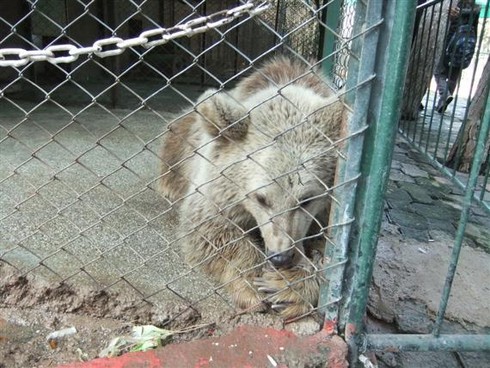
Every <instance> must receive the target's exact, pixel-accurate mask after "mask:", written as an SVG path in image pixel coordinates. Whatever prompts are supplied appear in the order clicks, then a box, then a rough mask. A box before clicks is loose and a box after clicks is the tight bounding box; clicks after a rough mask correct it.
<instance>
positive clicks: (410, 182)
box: [385, 141, 490, 252]
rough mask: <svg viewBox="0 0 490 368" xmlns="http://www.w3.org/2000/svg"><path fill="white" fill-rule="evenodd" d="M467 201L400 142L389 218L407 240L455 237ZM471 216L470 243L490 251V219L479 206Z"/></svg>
mask: <svg viewBox="0 0 490 368" xmlns="http://www.w3.org/2000/svg"><path fill="white" fill-rule="evenodd" d="M427 167H429V168H430V170H428V169H427ZM463 199H464V192H463V191H462V190H461V189H460V188H457V187H456V186H455V184H453V183H452V182H451V181H450V180H449V179H447V178H446V177H444V176H443V175H442V174H441V173H439V172H438V171H437V170H436V169H434V168H433V167H432V166H430V165H429V164H428V161H427V159H426V158H425V156H424V155H423V154H421V153H420V152H418V151H416V150H415V149H414V148H411V146H410V145H408V144H407V143H406V142H403V141H398V142H397V145H396V147H395V151H394V157H393V163H392V168H391V173H390V184H389V186H388V191H387V193H386V207H385V215H386V220H387V221H388V222H390V223H391V224H394V225H395V226H397V227H398V229H399V231H400V233H401V234H402V235H403V236H404V237H407V238H413V239H417V240H420V241H429V240H431V239H432V236H431V233H432V232H434V231H445V232H447V233H449V234H451V235H454V234H455V231H456V229H457V227H458V223H459V218H460V214H461V209H462V208H463ZM469 215H470V216H469V222H468V223H467V226H466V239H465V242H466V244H468V245H470V246H476V247H479V248H482V249H484V250H485V251H487V252H490V231H488V229H489V228H490V218H489V216H488V215H487V213H486V212H485V211H484V210H483V209H482V208H481V207H479V206H478V204H476V203H475V204H472V206H471V209H470V214H469Z"/></svg>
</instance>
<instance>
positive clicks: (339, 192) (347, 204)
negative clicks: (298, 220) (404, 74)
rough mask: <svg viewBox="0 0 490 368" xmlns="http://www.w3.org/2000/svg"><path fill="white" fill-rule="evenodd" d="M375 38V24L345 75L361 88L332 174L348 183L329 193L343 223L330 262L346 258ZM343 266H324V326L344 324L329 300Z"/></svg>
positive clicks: (375, 10) (375, 17) (376, 17)
mask: <svg viewBox="0 0 490 368" xmlns="http://www.w3.org/2000/svg"><path fill="white" fill-rule="evenodd" d="M359 6H362V7H364V5H363V4H361V3H359ZM382 6H383V2H382V0H377V1H372V3H371V6H370V7H369V9H368V11H367V13H365V11H362V13H363V14H366V17H365V22H361V24H363V25H361V24H359V27H364V28H370V27H372V26H373V25H375V24H379V23H380V22H381V20H382V19H381V9H382ZM364 24H365V25H364ZM378 38H379V27H378V28H374V29H373V30H372V31H371V32H369V33H367V34H366V35H365V37H364V39H363V42H362V45H363V46H362V51H361V60H360V63H356V64H357V65H358V67H359V70H358V73H354V74H350V73H349V76H351V75H354V76H355V78H356V81H352V82H353V83H355V85H360V86H361V87H359V88H357V89H356V92H355V104H354V113H353V115H352V117H351V118H350V119H349V122H348V124H347V128H346V132H345V134H346V136H353V137H352V138H351V139H349V140H347V141H346V142H345V145H344V147H343V150H344V152H346V156H347V157H349V160H347V161H346V162H345V163H344V164H341V165H339V167H338V170H337V175H336V181H337V182H338V183H349V184H348V185H342V186H340V187H339V188H338V189H336V190H335V191H334V194H333V196H334V197H335V198H336V199H337V200H338V202H339V203H341V205H340V206H339V205H334V206H333V207H332V214H331V217H330V223H332V224H346V225H344V226H335V227H333V229H332V239H333V245H331V246H327V247H326V248H325V256H326V258H327V259H329V262H330V263H331V264H335V263H339V262H342V261H344V260H345V259H346V257H347V244H348V238H349V234H350V228H351V226H350V223H351V221H352V219H353V216H354V214H353V212H354V203H355V195H353V193H355V188H356V184H357V181H355V180H352V179H353V178H355V177H356V176H358V174H359V172H360V164H361V153H362V145H363V140H364V136H363V135H362V134H358V135H354V134H353V133H355V132H358V131H360V130H362V129H363V128H364V127H366V113H365V111H367V110H368V105H369V100H370V96H371V83H362V82H363V81H365V80H368V79H369V78H371V77H372V76H373V75H374V66H375V63H374V62H375V59H374V58H373V57H372V50H375V49H376V45H377V43H378ZM349 84H351V83H349ZM344 269H345V266H344V263H341V265H340V266H338V267H332V268H328V269H327V270H326V272H325V278H326V280H328V283H326V284H325V285H324V287H322V289H321V290H320V301H319V306H320V307H321V306H324V305H325V306H327V307H325V308H324V309H322V308H320V310H321V311H322V312H325V327H326V328H328V329H332V330H335V327H336V326H337V322H340V326H339V327H340V328H341V329H342V328H343V324H344V323H345V321H341V320H339V316H338V314H339V313H338V312H339V310H338V309H339V308H338V303H332V301H335V300H339V299H340V298H341V296H342V281H343V278H344Z"/></svg>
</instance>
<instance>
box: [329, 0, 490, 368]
mask: <svg viewBox="0 0 490 368" xmlns="http://www.w3.org/2000/svg"><path fill="white" fill-rule="evenodd" d="M378 9H382V16H381V17H382V18H383V19H384V22H383V24H382V26H381V29H380V37H379V42H378V44H377V49H376V51H375V55H373V52H372V51H371V53H370V55H369V56H370V57H366V58H365V59H364V58H362V59H361V60H360V67H359V68H360V70H362V69H363V67H364V66H365V65H367V64H369V63H370V62H371V60H370V59H374V58H375V59H376V64H375V73H376V79H375V80H374V82H373V86H372V88H373V93H372V94H371V99H370V101H369V106H368V109H367V110H365V111H367V114H366V115H367V124H368V126H369V128H368V130H367V132H366V136H365V138H364V146H363V154H362V162H361V173H362V175H361V178H360V180H359V184H358V190H357V194H356V201H355V210H354V213H355V217H356V219H358V221H356V222H355V223H354V224H353V226H352V235H351V240H350V245H349V252H350V253H349V263H348V265H347V270H346V272H347V274H346V276H347V277H346V280H347V282H346V284H345V285H344V288H343V290H344V299H343V301H342V304H341V308H340V314H339V322H340V327H341V328H343V329H344V333H345V338H346V341H347V343H348V345H349V355H350V359H349V361H350V362H351V364H356V363H357V362H358V357H359V354H360V353H362V352H363V351H383V350H388V351H482V350H490V335H469V334H468V335H456V334H441V331H440V329H441V324H442V322H443V320H444V315H445V311H446V306H447V302H448V298H449V294H450V292H451V286H452V282H453V279H454V276H455V272H456V267H457V263H458V259H459V254H460V251H461V246H462V241H463V237H464V231H465V226H466V223H467V220H468V214H469V208H470V204H471V200H472V198H473V194H474V190H475V185H476V182H477V178H478V169H479V167H480V164H481V161H482V157H483V155H482V153H483V150H484V148H485V142H486V140H487V139H488V136H489V131H490V100H489V99H488V95H487V98H486V108H485V112H484V116H483V118H482V124H481V129H480V132H479V135H478V142H477V149H476V152H475V156H474V161H473V165H472V170H471V173H470V176H469V181H468V185H467V187H466V190H465V197H464V199H465V200H464V205H463V209H462V212H461V216H460V220H459V225H458V229H457V232H456V237H455V242H454V247H453V251H452V255H451V261H450V265H449V268H448V272H447V275H446V280H445V285H444V289H443V293H442V296H441V299H440V304H439V310H438V313H437V317H436V320H435V323H434V327H433V330H432V333H431V334H365V332H364V327H365V322H364V318H365V313H366V306H367V298H368V292H369V285H370V282H371V278H372V273H373V266H374V259H375V256H376V245H377V239H378V234H379V230H380V226H381V220H382V213H383V202H384V201H383V198H384V194H385V192H386V188H387V183H388V179H389V171H390V167H391V159H392V153H393V148H394V145H395V138H396V134H397V127H398V121H399V118H400V106H401V100H402V96H403V85H404V80H405V75H406V70H407V65H408V59H409V51H410V44H411V39H412V33H413V25H414V21H415V10H416V3H415V2H409V1H404V0H397V1H383V0H372V1H369V2H368V4H367V9H366V12H367V14H370V13H372V12H374V11H375V10H378ZM395 20H396V30H395V28H394V24H395ZM365 46H366V45H363V47H365ZM327 323H328V321H327Z"/></svg>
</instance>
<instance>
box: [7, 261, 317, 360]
mask: <svg viewBox="0 0 490 368" xmlns="http://www.w3.org/2000/svg"><path fill="white" fill-rule="evenodd" d="M7 269H8V266H6V265H5V264H1V263H0V275H3V277H2V278H1V280H2V286H1V288H0V368H11V367H19V368H27V367H38V368H44V367H56V366H58V365H60V364H63V363H69V362H76V361H85V360H89V359H94V358H96V357H98V356H99V353H100V352H101V351H102V349H104V348H105V347H106V346H107V345H108V343H109V342H110V341H111V340H112V339H113V338H116V337H120V336H124V335H128V334H129V333H130V330H131V328H132V327H133V326H135V325H141V324H153V325H155V326H163V327H164V328H166V329H170V330H172V331H174V332H177V333H176V334H175V335H174V336H173V338H172V341H173V342H179V341H188V340H193V339H198V338H203V337H209V336H221V335H223V334H226V333H228V332H230V331H231V330H233V329H234V328H236V327H237V326H239V325H246V324H249V325H257V326H262V327H272V328H276V329H282V328H284V327H285V326H284V324H283V322H282V321H281V320H280V319H279V318H278V317H276V316H273V315H270V314H254V315H251V314H242V315H239V314H235V313H233V312H231V311H228V312H224V313H223V311H216V313H215V314H214V315H207V316H206V320H203V319H202V318H201V316H200V315H199V314H198V313H197V312H195V311H194V310H192V309H186V308H182V307H181V306H177V305H174V306H172V305H168V306H165V307H160V308H156V307H154V306H150V305H149V304H146V303H141V302H132V301H130V300H125V298H124V297H122V296H121V295H116V294H114V293H111V294H109V293H105V292H83V291H81V290H79V289H78V288H77V290H76V291H75V290H74V289H72V288H71V287H69V286H67V285H61V286H57V287H53V286H47V285H43V284H42V283H41V282H38V281H33V280H29V279H28V278H24V277H6V276H5V275H8V272H7ZM169 321H171V322H169ZM209 321H213V322H209ZM319 326H320V324H319V323H318V322H317V321H315V320H313V319H310V320H307V321H305V322H302V323H296V324H292V325H289V326H288V327H287V328H286V329H288V330H292V331H293V332H295V333H297V334H311V333H313V332H316V331H318V329H319ZM70 327H75V329H76V331H77V332H76V333H74V334H72V335H69V336H66V337H64V338H61V339H59V340H58V343H57V344H54V345H56V346H54V345H53V346H51V345H50V344H49V343H48V341H47V336H48V335H49V334H50V333H53V332H55V331H59V330H61V329H65V328H70ZM189 330H190V331H189ZM185 331H189V332H185Z"/></svg>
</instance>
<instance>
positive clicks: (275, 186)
mask: <svg viewBox="0 0 490 368" xmlns="http://www.w3.org/2000/svg"><path fill="white" fill-rule="evenodd" d="M343 111H344V108H343V104H342V102H341V101H340V99H339V98H338V96H337V95H336V93H335V90H334V89H333V88H332V87H330V86H329V84H328V83H327V82H326V81H325V80H324V79H323V78H322V77H321V76H319V74H318V73H317V72H316V71H315V70H314V69H312V68H311V67H310V66H309V65H308V64H306V63H303V62H301V61H299V60H293V59H291V58H289V57H285V56H278V57H274V58H272V59H271V60H270V61H268V62H266V63H265V64H264V65H263V66H262V67H260V68H258V69H257V70H255V71H254V72H253V73H252V74H251V75H249V76H248V77H246V78H244V79H243V80H242V81H240V82H239V83H238V84H237V86H236V87H235V88H234V89H232V90H230V91H224V90H214V89H211V90H208V91H206V92H205V93H204V94H203V95H202V96H201V97H200V98H199V100H198V102H197V103H196V105H195V109H194V111H192V112H190V113H188V114H187V115H185V116H184V117H181V118H180V119H178V120H176V121H175V122H173V123H171V124H170V125H169V127H168V130H167V131H166V132H165V134H164V138H163V145H162V151H161V159H162V168H161V177H160V178H161V179H160V188H161V191H162V192H163V193H164V195H165V196H166V197H167V198H168V199H169V200H170V201H172V202H173V203H174V204H175V205H176V206H178V212H179V217H180V218H179V231H178V233H179V235H178V238H179V241H180V242H181V243H182V249H183V253H184V255H185V257H186V260H187V262H188V263H189V264H190V265H192V266H198V267H200V268H201V269H202V270H203V271H204V272H205V273H207V274H209V275H211V276H212V277H213V278H214V279H215V280H217V281H218V282H219V283H220V285H222V286H223V287H225V288H226V289H227V291H228V292H229V293H230V294H231V297H232V299H233V301H234V303H235V305H236V306H237V307H239V308H242V309H246V310H264V309H265V308H267V307H271V308H272V309H273V310H275V311H277V312H279V313H280V314H281V316H283V317H284V318H286V319H291V318H295V317H299V316H302V315H305V314H307V313H309V312H310V311H311V310H312V308H314V307H315V306H316V303H317V301H318V294H319V284H320V279H321V278H320V276H319V274H320V273H321V270H319V268H318V263H317V262H314V261H313V260H312V259H311V258H312V257H311V254H312V253H311V252H310V250H309V247H308V244H304V243H305V242H306V243H308V240H311V239H315V238H318V237H321V236H323V235H324V233H325V229H326V228H325V225H324V224H325V223H326V220H327V216H328V215H327V210H328V203H329V196H330V194H331V187H332V185H333V181H334V174H335V167H336V162H337V156H338V152H339V141H340V135H341V126H342V121H343ZM322 244H325V240H323V242H322ZM305 245H306V246H305Z"/></svg>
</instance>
